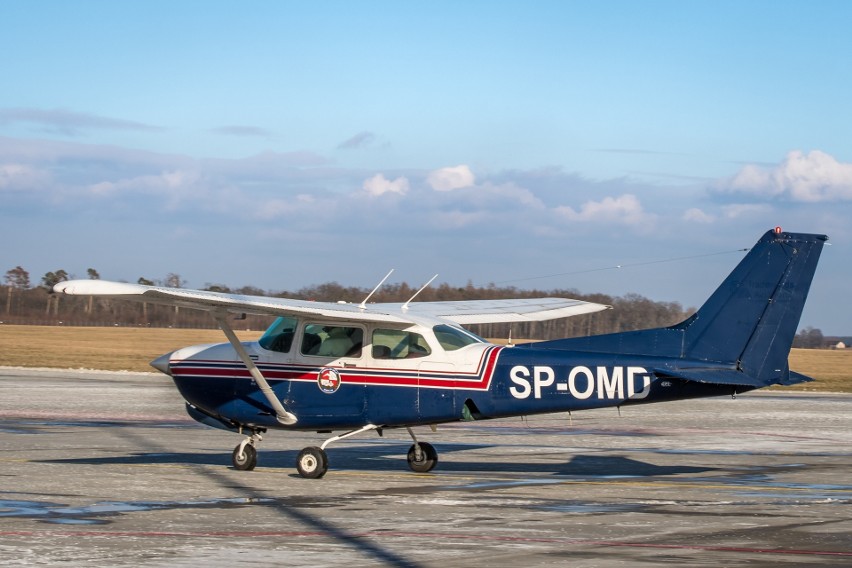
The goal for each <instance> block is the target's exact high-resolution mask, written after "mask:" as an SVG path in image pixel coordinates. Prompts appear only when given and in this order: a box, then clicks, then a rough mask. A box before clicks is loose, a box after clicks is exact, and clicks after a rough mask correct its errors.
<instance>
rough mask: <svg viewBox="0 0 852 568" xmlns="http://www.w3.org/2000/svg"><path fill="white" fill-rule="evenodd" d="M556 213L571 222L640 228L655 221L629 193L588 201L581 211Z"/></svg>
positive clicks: (566, 209) (565, 210) (561, 207)
mask: <svg viewBox="0 0 852 568" xmlns="http://www.w3.org/2000/svg"><path fill="white" fill-rule="evenodd" d="M556 211H557V213H559V214H560V215H562V216H563V217H566V218H567V219H569V220H571V221H580V222H610V223H619V224H624V225H635V226H639V225H643V224H645V223H649V222H652V221H653V220H654V216H653V215H651V214H649V213H646V212H645V211H644V209H642V204H641V203H640V202H639V199H638V198H637V197H636V196H635V195H631V194H629V193H625V194H624V195H621V196H619V197H604V198H603V199H602V200H601V201H587V202H585V203H584V204H583V206H582V207H581V208H580V210H579V211H576V210H575V209H573V208H571V207H568V206H560V207H557V208H556Z"/></svg>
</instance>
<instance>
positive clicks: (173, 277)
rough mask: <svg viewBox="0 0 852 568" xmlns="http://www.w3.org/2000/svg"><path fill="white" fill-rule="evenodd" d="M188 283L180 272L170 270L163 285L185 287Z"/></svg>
mask: <svg viewBox="0 0 852 568" xmlns="http://www.w3.org/2000/svg"><path fill="white" fill-rule="evenodd" d="M185 285H186V280H184V279H182V278H181V277H180V274H175V273H174V272H169V273H168V274H166V279H165V280H164V281H163V286H166V287H168V288H183V287H184V286H185Z"/></svg>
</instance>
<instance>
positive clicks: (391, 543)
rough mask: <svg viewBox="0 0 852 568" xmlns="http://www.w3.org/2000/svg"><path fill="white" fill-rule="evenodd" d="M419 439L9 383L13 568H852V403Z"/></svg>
mask: <svg viewBox="0 0 852 568" xmlns="http://www.w3.org/2000/svg"><path fill="white" fill-rule="evenodd" d="M416 433H417V435H418V438H419V439H421V440H423V441H429V442H430V443H432V444H433V445H434V446H435V447H436V449H437V450H438V452H439V463H438V466H437V468H436V469H435V470H433V472H431V473H429V474H415V473H413V472H411V471H409V470H408V468H407V466H406V463H405V453H406V452H407V449H408V447H409V446H410V445H411V440H410V438H408V436H407V434H406V433H405V431H404V430H403V431H399V430H392V431H386V432H385V435H384V437H382V438H380V437H378V436H377V435H376V434H366V435H363V436H361V437H354V438H350V439H347V440H343V441H341V442H338V443H336V444H332V445H331V446H330V448H329V449H328V455H329V461H330V469H329V472H328V474H327V475H326V476H325V478H323V479H321V480H307V479H302V478H301V477H299V476H298V475H297V473H296V470H295V460H296V455H297V454H298V452H299V450H301V448H303V447H304V446H308V445H318V444H319V443H320V442H321V441H322V440H323V439H324V436H325V435H322V434H316V433H288V432H282V431H276V432H269V433H267V434H266V435H265V439H264V441H263V442H262V443H261V444H260V446H259V450H260V451H259V460H258V461H259V463H258V467H257V469H256V470H254V471H250V472H241V471H236V470H234V469H233V468H232V467H231V451H232V450H233V448H234V446H235V445H236V444H237V443H238V442H239V441H240V438H239V437H238V436H236V435H234V434H230V433H228V432H224V431H220V430H214V429H211V428H206V427H203V426H201V425H198V424H196V423H194V422H192V421H191V420H190V419H189V418H188V417H187V416H186V415H185V413H184V410H183V401H182V399H181V398H180V395H179V394H178V393H177V390H176V389H175V388H174V386H173V385H172V383H171V381H170V380H169V379H168V377H165V376H161V375H157V374H144V373H123V374H116V373H103V372H96V371H57V370H23V369H10V368H5V369H4V368H0V565H3V566H20V565H42V566H56V565H61V566H163V567H165V566H199V565H200V566H205V567H218V566H229V567H232V566H265V565H272V564H276V565H281V566H341V565H345V566H347V567H349V568H356V567H361V566H411V567H421V566H422V567H449V566H466V567H467V566H483V565H486V566H489V567H499V566H513V567H524V568H527V567H538V566H561V565H571V566H577V567H592V566H604V567H608V566H659V565H667V566H732V567H737V566H750V567H753V566H773V567H778V566H802V565H819V566H827V565H836V566H849V565H852V396H850V395H831V394H822V395H817V394H788V393H779V392H766V393H750V394H746V395H742V396H740V397H738V398H737V399H736V400H731V399H730V398H716V399H704V400H695V401H687V402H676V403H663V404H655V405H648V406H644V407H628V408H624V409H622V411H621V414H620V416H619V413H618V412H617V411H616V410H614V409H612V410H602V411H585V412H578V413H574V415H573V416H568V415H567V414H562V415H549V416H540V417H529V418H528V419H526V420H524V419H521V418H516V419H506V420H495V421H484V422H475V423H464V424H455V425H448V426H441V427H440V428H439V429H438V432H436V433H433V432H431V431H430V430H429V429H428V428H420V429H417V430H416Z"/></svg>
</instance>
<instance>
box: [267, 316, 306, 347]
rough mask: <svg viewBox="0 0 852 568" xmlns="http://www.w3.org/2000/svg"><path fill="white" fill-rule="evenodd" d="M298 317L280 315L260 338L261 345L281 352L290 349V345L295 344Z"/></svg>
mask: <svg viewBox="0 0 852 568" xmlns="http://www.w3.org/2000/svg"><path fill="white" fill-rule="evenodd" d="M297 323H298V321H297V320H296V318H290V317H280V318H277V319H276V320H275V321H274V322H272V325H270V326H269V329H267V330H266V333H264V334H263V336H262V337H261V338H260V339H259V340H258V343H260V346H261V347H263V348H264V349H266V350H268V351H278V352H279V353H287V352H289V351H290V346H291V345H293V336H294V334H295V333H296V324H297Z"/></svg>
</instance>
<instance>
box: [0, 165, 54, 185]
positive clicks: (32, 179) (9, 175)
mask: <svg viewBox="0 0 852 568" xmlns="http://www.w3.org/2000/svg"><path fill="white" fill-rule="evenodd" d="M47 178H48V176H47V175H46V174H45V173H44V172H41V171H39V170H37V169H36V168H33V167H32V166H28V165H25V164H0V190H2V189H8V190H10V191H16V190H21V189H27V188H30V187H33V186H36V185H38V184H39V183H42V182H44V181H45V180H46V179H47Z"/></svg>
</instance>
